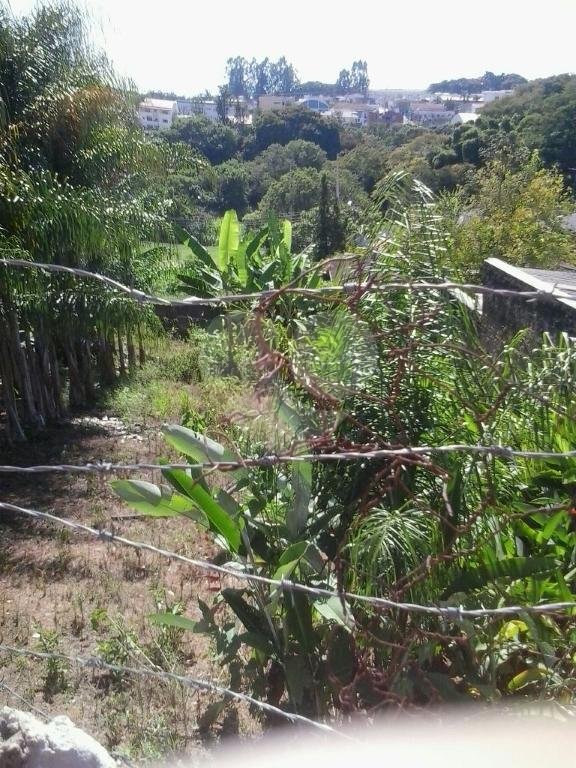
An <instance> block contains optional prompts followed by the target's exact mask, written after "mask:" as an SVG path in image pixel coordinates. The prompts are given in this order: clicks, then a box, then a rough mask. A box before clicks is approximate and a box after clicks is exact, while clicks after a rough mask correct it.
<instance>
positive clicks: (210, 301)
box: [0, 259, 576, 307]
mask: <svg viewBox="0 0 576 768" xmlns="http://www.w3.org/2000/svg"><path fill="white" fill-rule="evenodd" d="M0 265H2V266H5V267H9V268H14V267H17V268H23V269H43V270H46V271H48V272H63V273H65V274H69V275H74V276H76V277H82V278H89V279H93V280H98V281H99V282H101V283H104V284H105V285H108V286H109V287H111V288H114V289H115V290H117V291H121V292H122V293H125V294H127V295H128V296H131V297H132V298H133V299H135V300H136V301H139V302H141V303H152V304H161V305H164V306H171V307H194V306H218V305H223V304H236V303H238V302H243V301H257V300H262V299H270V298H272V297H274V296H277V295H286V294H296V295H298V296H302V297H303V298H315V297H317V296H330V295H335V296H336V295H338V294H341V293H345V294H352V293H357V292H361V293H362V292H364V293H389V292H391V291H399V290H406V291H456V290H460V291H468V292H470V293H479V294H488V295H491V296H502V297H507V298H518V299H532V300H542V301H550V299H553V298H560V299H573V300H576V292H574V291H570V290H569V289H567V288H559V287H558V286H557V285H556V284H555V285H553V286H552V288H551V289H550V290H532V291H518V290H512V289H509V288H490V287H488V286H486V285H475V284H473V283H458V282H441V283H430V282H385V283H377V284H375V283H371V282H368V283H343V284H342V285H326V286H321V287H319V288H299V287H286V288H274V289H269V290H265V291H255V292H253V293H239V294H226V295H222V296H215V297H208V298H200V297H197V296H191V297H189V298H187V299H165V298H163V297H161V296H155V295H153V294H149V293H145V292H144V291H140V290H138V289H137V288H131V287H130V286H127V285H124V284H123V283H120V282H118V281H117V280H114V279H113V278H111V277H107V276H106V275H102V274H99V273H98V272H90V271H88V270H86V269H81V268H79V267H66V266H64V265H62V264H49V263H40V262H36V261H27V260H26V259H0ZM320 267H321V265H319V268H320Z"/></svg>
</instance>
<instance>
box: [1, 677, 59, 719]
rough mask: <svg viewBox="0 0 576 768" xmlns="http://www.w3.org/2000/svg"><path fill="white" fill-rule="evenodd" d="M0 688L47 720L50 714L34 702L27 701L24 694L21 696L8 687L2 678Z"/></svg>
mask: <svg viewBox="0 0 576 768" xmlns="http://www.w3.org/2000/svg"><path fill="white" fill-rule="evenodd" d="M0 688H3V689H4V690H5V691H6V692H7V693H9V694H10V696H13V697H14V698H15V699H17V700H18V701H20V702H21V703H22V704H25V705H26V706H27V707H28V709H29V710H30V711H31V712H36V714H37V715H40V716H41V717H43V718H44V719H45V720H49V719H50V716H49V715H48V714H47V713H46V712H44V710H42V709H40V708H39V707H37V706H36V705H35V704H32V702H31V701H28V699H25V698H24V696H21V695H20V694H19V693H18V691H15V690H14V689H13V688H10V686H9V685H7V684H6V683H5V682H4V680H0Z"/></svg>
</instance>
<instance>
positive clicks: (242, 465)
mask: <svg viewBox="0 0 576 768" xmlns="http://www.w3.org/2000/svg"><path fill="white" fill-rule="evenodd" d="M436 453H437V454H444V453H470V454H472V455H478V456H494V457H496V458H501V459H510V460H514V459H527V460H534V461H538V460H540V459H559V458H562V459H575V458H576V450H573V451H520V450H516V449H514V448H508V447H507V446H503V445H467V444H464V443H460V444H454V445H436V446H434V445H421V446H414V447H412V448H410V447H406V448H379V449H377V450H374V451H342V452H341V453H301V454H296V455H289V454H287V455H282V454H267V455H266V456H259V457H257V458H254V459H243V458H240V459H238V460H237V461H203V462H197V463H195V464H189V463H186V462H177V463H170V464H157V463H153V462H138V463H135V464H115V463H113V462H111V461H102V462H91V463H88V464H38V465H32V466H29V467H20V466H15V465H13V464H0V474H25V475H35V474H67V473H68V474H77V475H84V474H115V473H123V472H130V473H132V472H140V471H142V470H158V471H161V470H163V469H183V470H189V469H199V470H212V471H216V470H218V471H220V472H233V471H235V470H238V469H246V468H253V467H263V468H266V467H274V466H278V465H280V464H292V463H300V464H303V463H308V462H310V463H316V464H331V463H334V462H339V461H377V460H379V459H390V458H402V457H406V458H408V459H411V458H414V457H415V456H428V455H431V454H436Z"/></svg>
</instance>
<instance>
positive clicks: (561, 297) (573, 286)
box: [486, 258, 576, 309]
mask: <svg viewBox="0 0 576 768" xmlns="http://www.w3.org/2000/svg"><path fill="white" fill-rule="evenodd" d="M486 263H487V264H490V265H491V266H492V267H495V268H496V269H498V270H500V271H502V272H504V273H505V274H507V275H509V276H510V277H512V278H514V279H515V280H518V281H520V282H522V283H524V284H525V285H527V286H529V288H533V289H534V290H537V291H546V292H548V293H553V295H554V297H555V298H556V299H557V300H558V301H559V302H560V303H561V304H565V305H566V306H568V307H570V308H571V309H576V268H575V269H572V268H570V267H565V268H563V269H533V268H531V267H530V268H529V267H515V266H513V265H512V264H508V263H507V262H505V261H502V259H496V258H491V259H486Z"/></svg>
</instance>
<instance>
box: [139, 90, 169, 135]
mask: <svg viewBox="0 0 576 768" xmlns="http://www.w3.org/2000/svg"><path fill="white" fill-rule="evenodd" d="M177 115H178V103H177V102H176V101H168V100H167V99H152V98H149V97H148V98H146V99H144V100H143V101H141V102H140V104H139V105H138V120H139V121H140V125H141V126H142V128H144V130H146V131H158V130H166V129H168V128H170V126H171V125H172V123H173V122H174V120H175V119H176V116H177Z"/></svg>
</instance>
